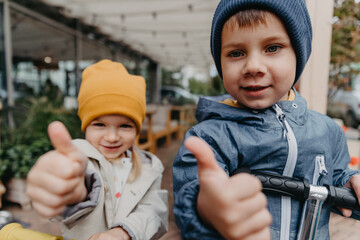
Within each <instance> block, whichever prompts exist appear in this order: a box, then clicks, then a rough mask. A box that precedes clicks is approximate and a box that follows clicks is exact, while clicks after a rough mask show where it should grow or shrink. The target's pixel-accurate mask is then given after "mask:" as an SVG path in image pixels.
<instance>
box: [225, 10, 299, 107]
mask: <svg viewBox="0 0 360 240" xmlns="http://www.w3.org/2000/svg"><path fill="white" fill-rule="evenodd" d="M266 21H267V24H262V23H260V24H259V25H257V26H253V27H242V28H239V27H238V26H227V25H225V26H224V28H223V30H222V36H221V67H222V73H223V81H224V85H225V88H226V90H227V91H228V93H229V94H230V95H231V96H233V97H234V98H235V99H236V100H237V101H238V102H239V103H240V104H242V105H244V106H246V107H249V108H252V109H263V108H267V107H269V106H272V105H273V104H275V103H276V102H278V101H284V100H287V96H288V95H287V93H288V91H289V90H290V89H291V87H292V85H293V83H294V79H295V73H296V56H295V52H294V49H293V48H292V45H291V41H290V38H289V36H288V34H287V32H286V29H285V27H284V25H283V24H282V23H281V21H280V19H279V18H278V17H276V16H275V15H274V14H272V13H267V14H266Z"/></svg>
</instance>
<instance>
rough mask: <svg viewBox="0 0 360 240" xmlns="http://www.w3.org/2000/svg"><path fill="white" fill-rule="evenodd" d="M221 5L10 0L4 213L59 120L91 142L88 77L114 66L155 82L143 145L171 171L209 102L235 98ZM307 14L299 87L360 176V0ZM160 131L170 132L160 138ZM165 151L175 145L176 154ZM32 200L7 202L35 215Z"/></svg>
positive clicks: (3, 84)
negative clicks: (222, 61) (217, 28)
mask: <svg viewBox="0 0 360 240" xmlns="http://www.w3.org/2000/svg"><path fill="white" fill-rule="evenodd" d="M218 2H219V0H102V1H97V0H0V111H1V114H0V135H1V138H0V146H1V148H0V196H2V198H0V207H1V199H3V198H4V196H6V194H7V195H9V192H10V193H11V192H12V190H9V189H10V188H12V179H25V177H26V175H27V173H28V171H29V169H30V168H31V167H32V165H33V164H34V162H35V161H36V159H37V158H38V157H39V156H40V155H41V154H42V153H44V152H46V151H48V150H50V149H51V148H52V147H51V144H50V142H49V140H48V138H47V133H46V129H47V125H48V124H49V123H50V122H51V121H54V120H60V121H62V122H64V124H65V125H66V126H67V128H68V129H69V131H70V133H71V135H72V137H73V138H78V137H82V133H81V131H80V128H79V126H80V121H79V119H78V117H77V114H76V109H77V103H76V97H77V93H78V90H79V86H80V83H81V73H82V70H83V69H84V68H86V67H87V66H89V65H91V64H93V63H95V62H97V61H99V60H101V59H104V58H107V59H111V60H115V61H119V62H122V63H123V64H124V65H125V67H126V68H127V69H128V71H129V72H130V73H132V74H138V75H142V76H144V78H145V79H146V81H147V104H148V106H149V111H148V114H147V120H146V123H145V124H144V132H142V134H141V139H139V145H141V144H144V145H143V149H147V150H151V151H152V152H154V153H159V154H161V155H162V157H163V159H164V161H166V163H165V165H167V166H169V169H168V171H169V172H170V171H171V163H172V160H173V159H172V158H173V157H174V156H173V153H174V152H175V153H176V151H177V147H178V146H179V144H180V143H181V140H182V137H183V134H184V132H185V131H186V130H187V129H188V128H189V127H191V126H192V125H193V124H195V123H196V120H195V119H194V111H195V107H196V103H197V101H198V99H199V97H201V96H217V95H223V94H226V91H225V89H224V88H223V84H222V80H221V79H220V78H219V76H218V75H217V72H216V69H215V66H214V64H213V61H212V57H211V54H210V28H211V21H212V15H213V12H214V10H215V8H216V5H217V4H218ZM307 6H308V9H309V12H310V16H311V20H312V24H313V32H314V39H313V51H312V55H311V57H310V60H309V62H308V64H307V66H306V68H305V71H304V73H303V75H302V78H301V80H300V81H299V82H298V84H297V85H296V88H297V90H298V91H299V92H300V93H301V94H302V95H303V96H304V97H305V98H306V100H307V102H308V105H309V108H311V109H314V110H316V111H319V112H321V113H323V114H327V115H328V116H330V117H332V118H334V119H335V120H336V121H337V122H338V123H339V124H340V125H341V126H342V127H343V129H344V130H345V131H346V135H347V137H348V140H349V150H350V152H351V155H352V157H353V158H352V161H353V163H354V165H352V166H353V167H356V168H357V167H358V163H359V161H358V158H359V157H360V156H359V146H360V145H359V142H358V141H359V131H358V127H359V123H360V0H307ZM163 106H170V107H166V108H164V109H165V110H164V111H163V110H160V109H162V108H161V107H163ZM164 119H165V120H164ZM149 122H150V123H152V124H149ZM157 124H158V125H159V128H160V127H164V128H166V130H163V131H160V130H159V131H158V130H157V129H158V128H157ZM171 124H175V125H174V126H173V127H171V126H172V125H171ZM151 126H152V127H153V128H151ZM154 126H155V127H154ZM173 135H176V136H175V140H174V136H173ZM169 136H170V137H169ZM163 137H165V138H166V140H165V141H164V140H162V138H163ZM171 139H173V141H171ZM149 141H150V142H149ZM147 143H148V144H147ZM171 144H177V145H175V146H174V145H171ZM162 146H167V147H169V146H172V153H164V150H163V149H161V147H162ZM162 151H163V152H162ZM169 154H170V155H169ZM169 174H170V175H169V181H168V183H167V185H166V188H168V189H170V190H171V187H170V183H171V173H169ZM1 182H2V183H1ZM25 184H26V183H25ZM19 189H20V190H14V191H15V192H16V191H20V192H21V191H22V190H21V189H22V187H19ZM3 193H4V195H3ZM16 193H17V192H16ZM22 198H25V197H24V196H23V195H21V196H20V195H15V196H14V197H11V196H10V197H6V199H4V200H5V202H7V201H9V202H10V201H13V202H16V203H19V204H20V205H21V206H23V207H25V208H26V199H25V200H23V199H22ZM170 198H171V196H170ZM12 199H15V200H12ZM16 199H17V200H16ZM170 202H171V200H170Z"/></svg>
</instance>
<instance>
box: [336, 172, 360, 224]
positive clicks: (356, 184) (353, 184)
mask: <svg viewBox="0 0 360 240" xmlns="http://www.w3.org/2000/svg"><path fill="white" fill-rule="evenodd" d="M344 187H348V188H352V189H353V190H354V191H355V193H356V196H357V198H358V202H359V203H360V175H354V176H352V177H351V178H350V179H349V181H348V182H347V183H346V184H345V185H344ZM339 209H340V211H341V212H342V214H343V215H344V217H350V216H351V214H352V211H351V210H350V209H346V208H339Z"/></svg>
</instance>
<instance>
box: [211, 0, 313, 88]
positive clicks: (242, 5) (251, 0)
mask: <svg viewBox="0 0 360 240" xmlns="http://www.w3.org/2000/svg"><path fill="white" fill-rule="evenodd" d="M246 9H259V10H265V11H269V12H272V13H274V14H275V15H276V16H277V17H279V18H280V20H281V21H282V23H283V24H284V26H285V28H286V30H287V33H288V35H289V37H290V40H291V44H292V46H293V48H294V51H295V54H296V75H295V80H294V85H295V83H296V82H297V80H298V79H299V78H300V75H301V73H302V72H303V70H304V67H305V65H306V62H307V60H308V59H309V56H310V53H311V41H312V27H311V21H310V17H309V13H308V10H307V8H306V4H305V0H221V2H220V3H219V5H218V7H217V8H216V11H215V14H214V18H213V21H212V27H211V40H210V41H211V42H210V47H211V54H212V56H213V58H214V61H215V65H216V68H217V71H218V73H219V75H220V77H221V78H222V72H221V32H222V29H223V26H224V24H225V22H226V21H227V20H228V19H229V18H230V17H232V16H233V15H234V14H236V13H238V12H239V11H242V10H246Z"/></svg>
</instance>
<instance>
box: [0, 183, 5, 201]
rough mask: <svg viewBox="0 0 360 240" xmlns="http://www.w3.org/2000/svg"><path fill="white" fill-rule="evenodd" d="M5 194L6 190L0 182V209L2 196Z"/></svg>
mask: <svg viewBox="0 0 360 240" xmlns="http://www.w3.org/2000/svg"><path fill="white" fill-rule="evenodd" d="M5 192H6V188H5V186H4V184H3V183H2V181H1V180H0V208H1V207H2V201H1V199H2V195H3V194H4V193H5Z"/></svg>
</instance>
